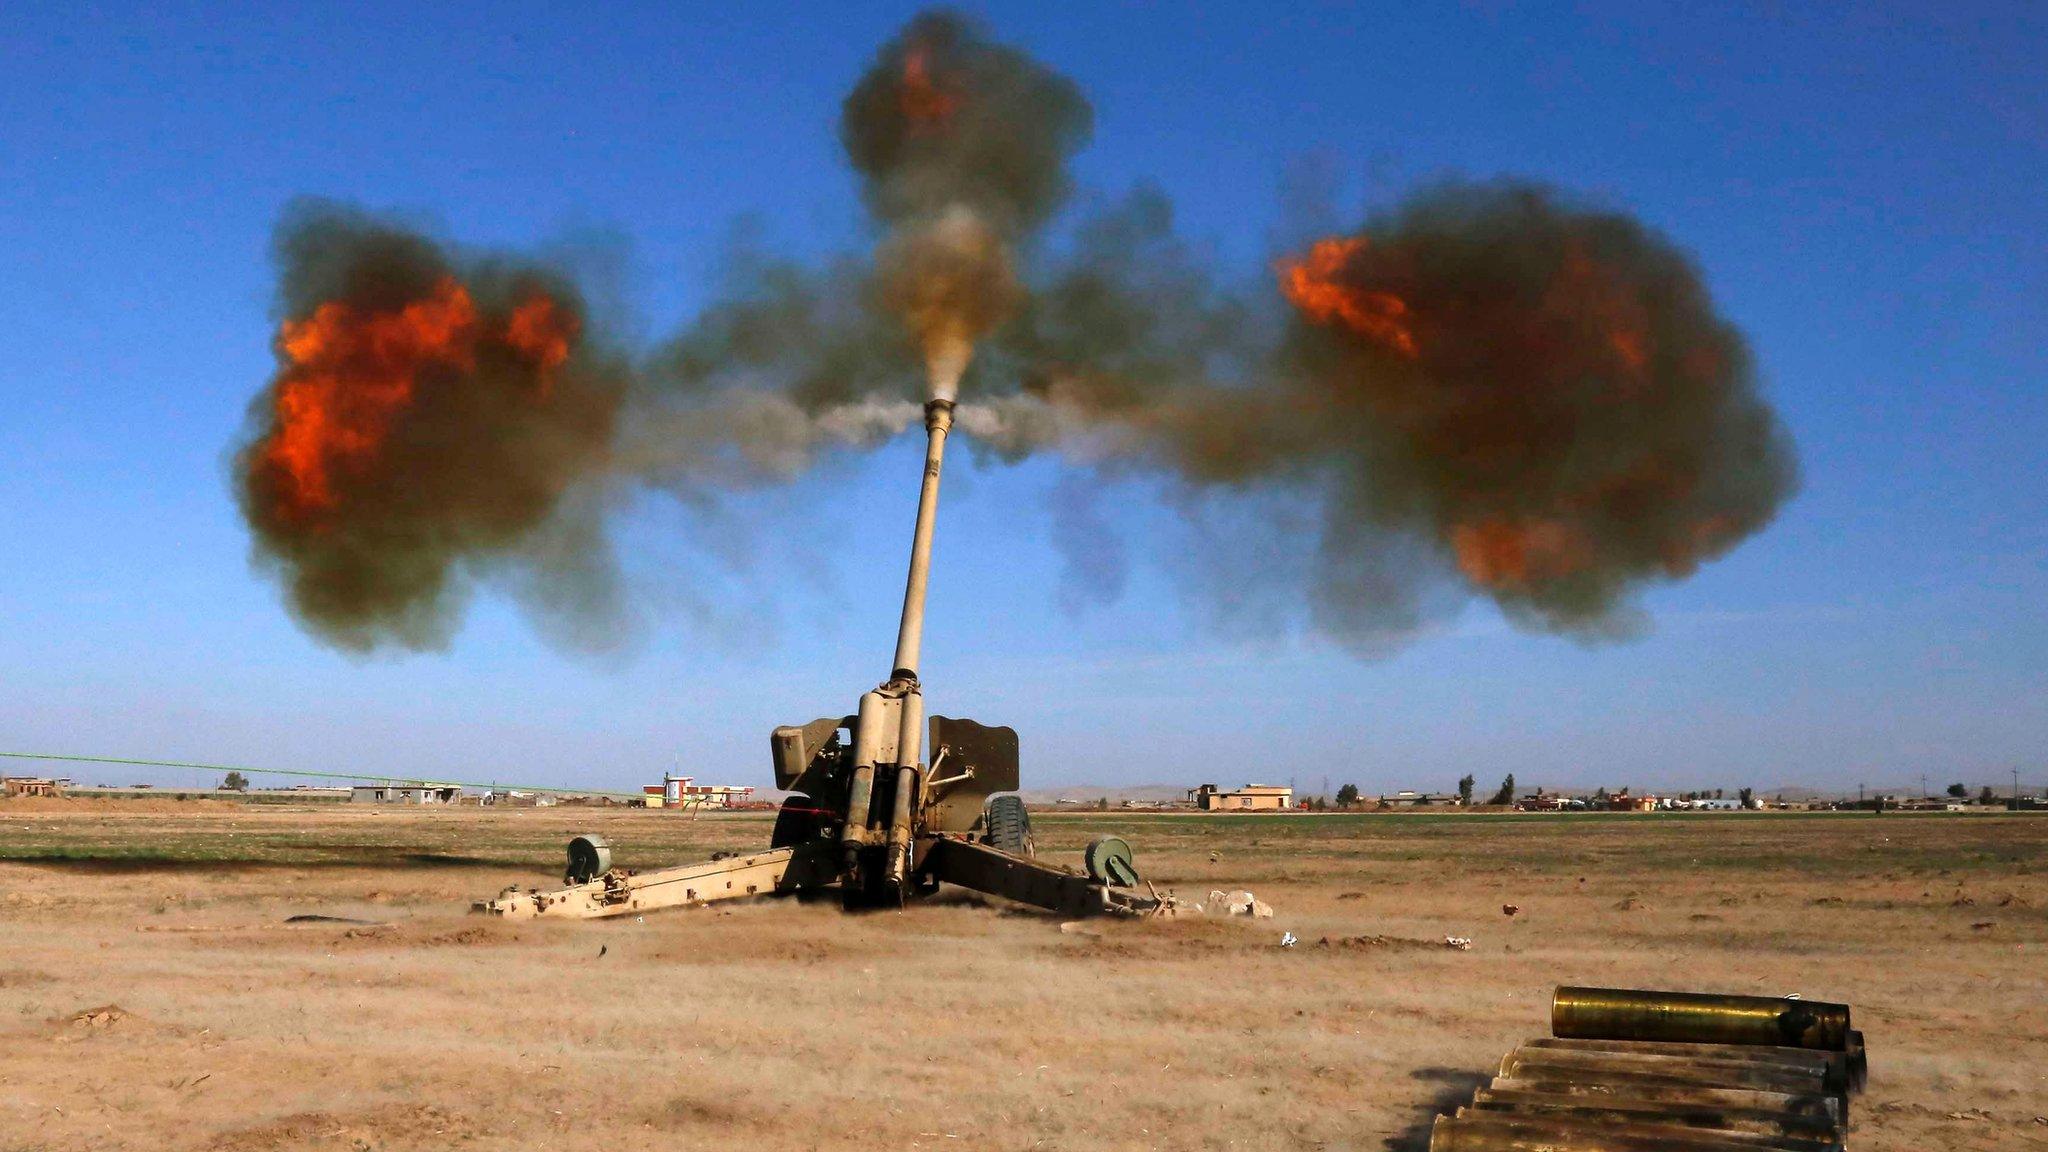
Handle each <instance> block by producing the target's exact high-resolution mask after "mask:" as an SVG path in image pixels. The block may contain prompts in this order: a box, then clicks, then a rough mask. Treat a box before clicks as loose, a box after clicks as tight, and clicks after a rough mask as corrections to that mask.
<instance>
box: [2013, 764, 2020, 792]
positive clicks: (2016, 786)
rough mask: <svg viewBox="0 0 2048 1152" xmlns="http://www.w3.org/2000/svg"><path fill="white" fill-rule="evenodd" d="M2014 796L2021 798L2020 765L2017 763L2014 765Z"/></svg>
mask: <svg viewBox="0 0 2048 1152" xmlns="http://www.w3.org/2000/svg"><path fill="white" fill-rule="evenodd" d="M2012 798H2013V799H2015V800H2017V799H2019V798H2020V766H2019V765H2017V764H2015V765H2013V766H2012Z"/></svg>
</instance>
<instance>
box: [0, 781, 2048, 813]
mask: <svg viewBox="0 0 2048 1152" xmlns="http://www.w3.org/2000/svg"><path fill="white" fill-rule="evenodd" d="M1473 784H1474V781H1473V778H1472V777H1470V776H1467V777H1465V778H1463V779H1461V780H1459V781H1458V784H1457V787H1456V788H1455V789H1454V790H1452V791H1449V792H1418V791H1412V790H1407V789H1403V790H1400V791H1395V792H1382V793H1380V794H1378V795H1369V794H1367V793H1364V792H1362V791H1360V790H1359V788H1358V787H1357V786H1356V785H1353V784H1345V785H1343V786H1342V787H1340V788H1338V789H1337V790H1336V792H1335V793H1334V794H1332V795H1328V796H1324V795H1302V794H1299V793H1297V791H1296V789H1295V787H1294V786H1293V785H1291V784H1244V785H1242V786H1239V787H1236V788H1230V789H1225V788H1221V787H1218V786H1217V785H1215V784H1203V785H1200V786H1198V787H1195V788H1190V789H1188V790H1187V791H1186V792H1185V793H1184V794H1182V795H1181V796H1178V797H1175V796H1166V797H1160V798H1142V799H1140V798H1122V799H1119V800H1117V801H1116V802H1115V804H1114V805H1112V803H1111V801H1110V800H1109V798H1108V797H1107V796H1097V797H1093V798H1089V797H1083V796H1073V795H1055V796H1053V797H1051V798H1046V799H1037V798H1034V799H1033V801H1032V803H1033V806H1034V807H1040V808H1048V809H1052V810H1062V809H1065V810H1076V809H1079V810H1086V809H1108V808H1111V807H1115V808H1116V809H1118V810H1121V811H1139V812H1142V811H1196V812H1222V813H1230V812H1282V813H1310V812H1414V811H1432V810H1434V811H1451V810H1470V811H1474V812H1743V811H1751V812H1755V811H1778V812H1785V811H1798V812H1829V811H1882V812H1941V811H1947V812H1964V811H1970V810H1984V809H1999V810H2008V811H2033V810H2043V809H2048V799H2044V798H2043V796H2042V795H2040V794H2035V793H2033V792H2030V791H2026V790H2022V789H2021V788H2020V786H2019V781H2018V780H2017V779H2015V781H2014V783H2013V787H2012V788H2011V790H2010V791H2007V792H2005V793H2003V794H2001V793H2000V792H1999V791H1997V790H1995V789H1993V788H1992V787H1991V786H1990V785H1980V786H1978V787H1977V788H1976V789H1975V790H1972V789H1971V788H1969V787H1967V786H1965V785H1963V784H1951V785H1949V786H1948V787H1947V788H1946V789H1945V790H1943V791H1942V792H1941V793H1940V794H1933V793H1923V794H1919V795H1909V794H1904V793H1899V792H1869V793H1865V792H1863V791H1862V790H1859V794H1858V795H1856V796H1853V797H1851V796H1833V797H1831V796H1821V795H1811V794H1807V795H1799V796H1791V797H1788V796H1786V795H1783V794H1778V795H1773V796H1762V795H1758V794H1757V793H1756V792H1755V791H1754V790H1752V789H1749V788H1742V789H1738V790H1737V791H1736V793H1735V795H1733V796H1729V795H1727V794H1726V791H1725V790H1724V789H1720V788H1715V789H1711V790H1698V791H1684V792H1675V793H1656V792H1638V791H1634V790H1632V789H1630V788H1620V789H1616V790H1613V791H1610V790H1608V789H1606V788H1599V789H1595V790H1594V791H1592V792H1590V793H1568V792H1552V791H1548V790H1545V789H1543V788H1535V789H1528V790H1518V789H1517V788H1516V787H1515V778H1514V777H1513V776H1509V777H1508V778H1507V779H1506V780H1504V781H1502V783H1501V785H1500V787H1499V789H1497V790H1496V791H1495V792H1494V793H1493V794H1492V795H1491V796H1489V797H1487V798H1486V799H1484V800H1481V799H1479V798H1478V797H1477V795H1476V794H1475V793H1474V791H1473ZM0 795H5V796H9V797H14V796H70V797H105V798H112V799H120V798H135V799H141V798H157V799H179V800H190V799H214V800H228V801H234V802H240V803H255V804H264V803H274V804H294V803H352V804H381V805H415V806H417V805H442V806H465V805H466V806H470V807H512V808H547V807H553V806H556V805H564V806H584V807H629V808H659V809H668V810H673V811H704V810H745V809H768V808H773V807H775V806H776V804H777V802H778V799H779V794H774V795H767V796H757V795H756V790H755V789H754V788H753V787H751V786H747V785H735V784H699V783H697V781H696V778H695V777H691V776H678V775H673V774H665V775H664V776H663V778H662V781H661V783H659V784H648V785H645V786H644V787H642V788H641V790H640V791H639V792H637V793H624V792H601V791H590V792H577V791H564V790H556V789H543V788H516V787H506V786H502V785H465V784H450V783H440V782H432V781H418V780H412V781H406V780H383V781H372V782H365V783H356V784H340V785H320V784H293V785H287V786H283V787H273V788H257V787H254V786H252V785H251V784H250V782H249V781H248V780H247V779H245V778H243V776H242V774H241V773H239V772H230V773H228V775H227V777H226V778H225V779H223V780H221V781H220V782H219V784H217V785H215V786H212V787H193V788H181V787H174V786H165V785H157V784H126V785H116V784H78V783H75V782H73V781H72V780H69V779H66V778H63V777H44V776H0Z"/></svg>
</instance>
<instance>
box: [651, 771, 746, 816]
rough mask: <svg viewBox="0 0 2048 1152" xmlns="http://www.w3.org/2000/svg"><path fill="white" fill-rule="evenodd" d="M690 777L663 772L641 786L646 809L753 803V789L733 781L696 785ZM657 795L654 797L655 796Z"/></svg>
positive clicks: (734, 806)
mask: <svg viewBox="0 0 2048 1152" xmlns="http://www.w3.org/2000/svg"><path fill="white" fill-rule="evenodd" d="M696 780H697V778H696V777H694V776H674V775H664V776H663V777H662V778H661V783H660V784H649V785H646V786H645V787H643V788H642V789H641V791H642V792H643V793H645V794H646V795H647V798H648V799H647V806H648V807H650V808H740V807H744V806H745V805H747V804H751V803H753V800H754V790H753V789H752V788H750V787H745V786H741V785H735V784H699V783H697V782H696ZM657 798H658V799H657Z"/></svg>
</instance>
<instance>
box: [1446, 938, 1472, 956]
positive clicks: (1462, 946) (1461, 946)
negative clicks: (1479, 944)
mask: <svg viewBox="0 0 2048 1152" xmlns="http://www.w3.org/2000/svg"><path fill="white" fill-rule="evenodd" d="M1444 947H1446V948H1456V949H1457V950H1458V951H1460V952H1470V951H1471V950H1472V938H1471V937H1470V936H1446V937H1444Z"/></svg>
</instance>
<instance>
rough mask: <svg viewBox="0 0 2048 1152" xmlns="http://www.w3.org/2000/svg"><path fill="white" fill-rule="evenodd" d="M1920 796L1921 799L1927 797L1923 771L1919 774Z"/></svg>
mask: <svg viewBox="0 0 2048 1152" xmlns="http://www.w3.org/2000/svg"><path fill="white" fill-rule="evenodd" d="M1920 798H1921V799H1922V800H1925V799H1927V773H1925V772H1922V773H1921V774H1920Z"/></svg>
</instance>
